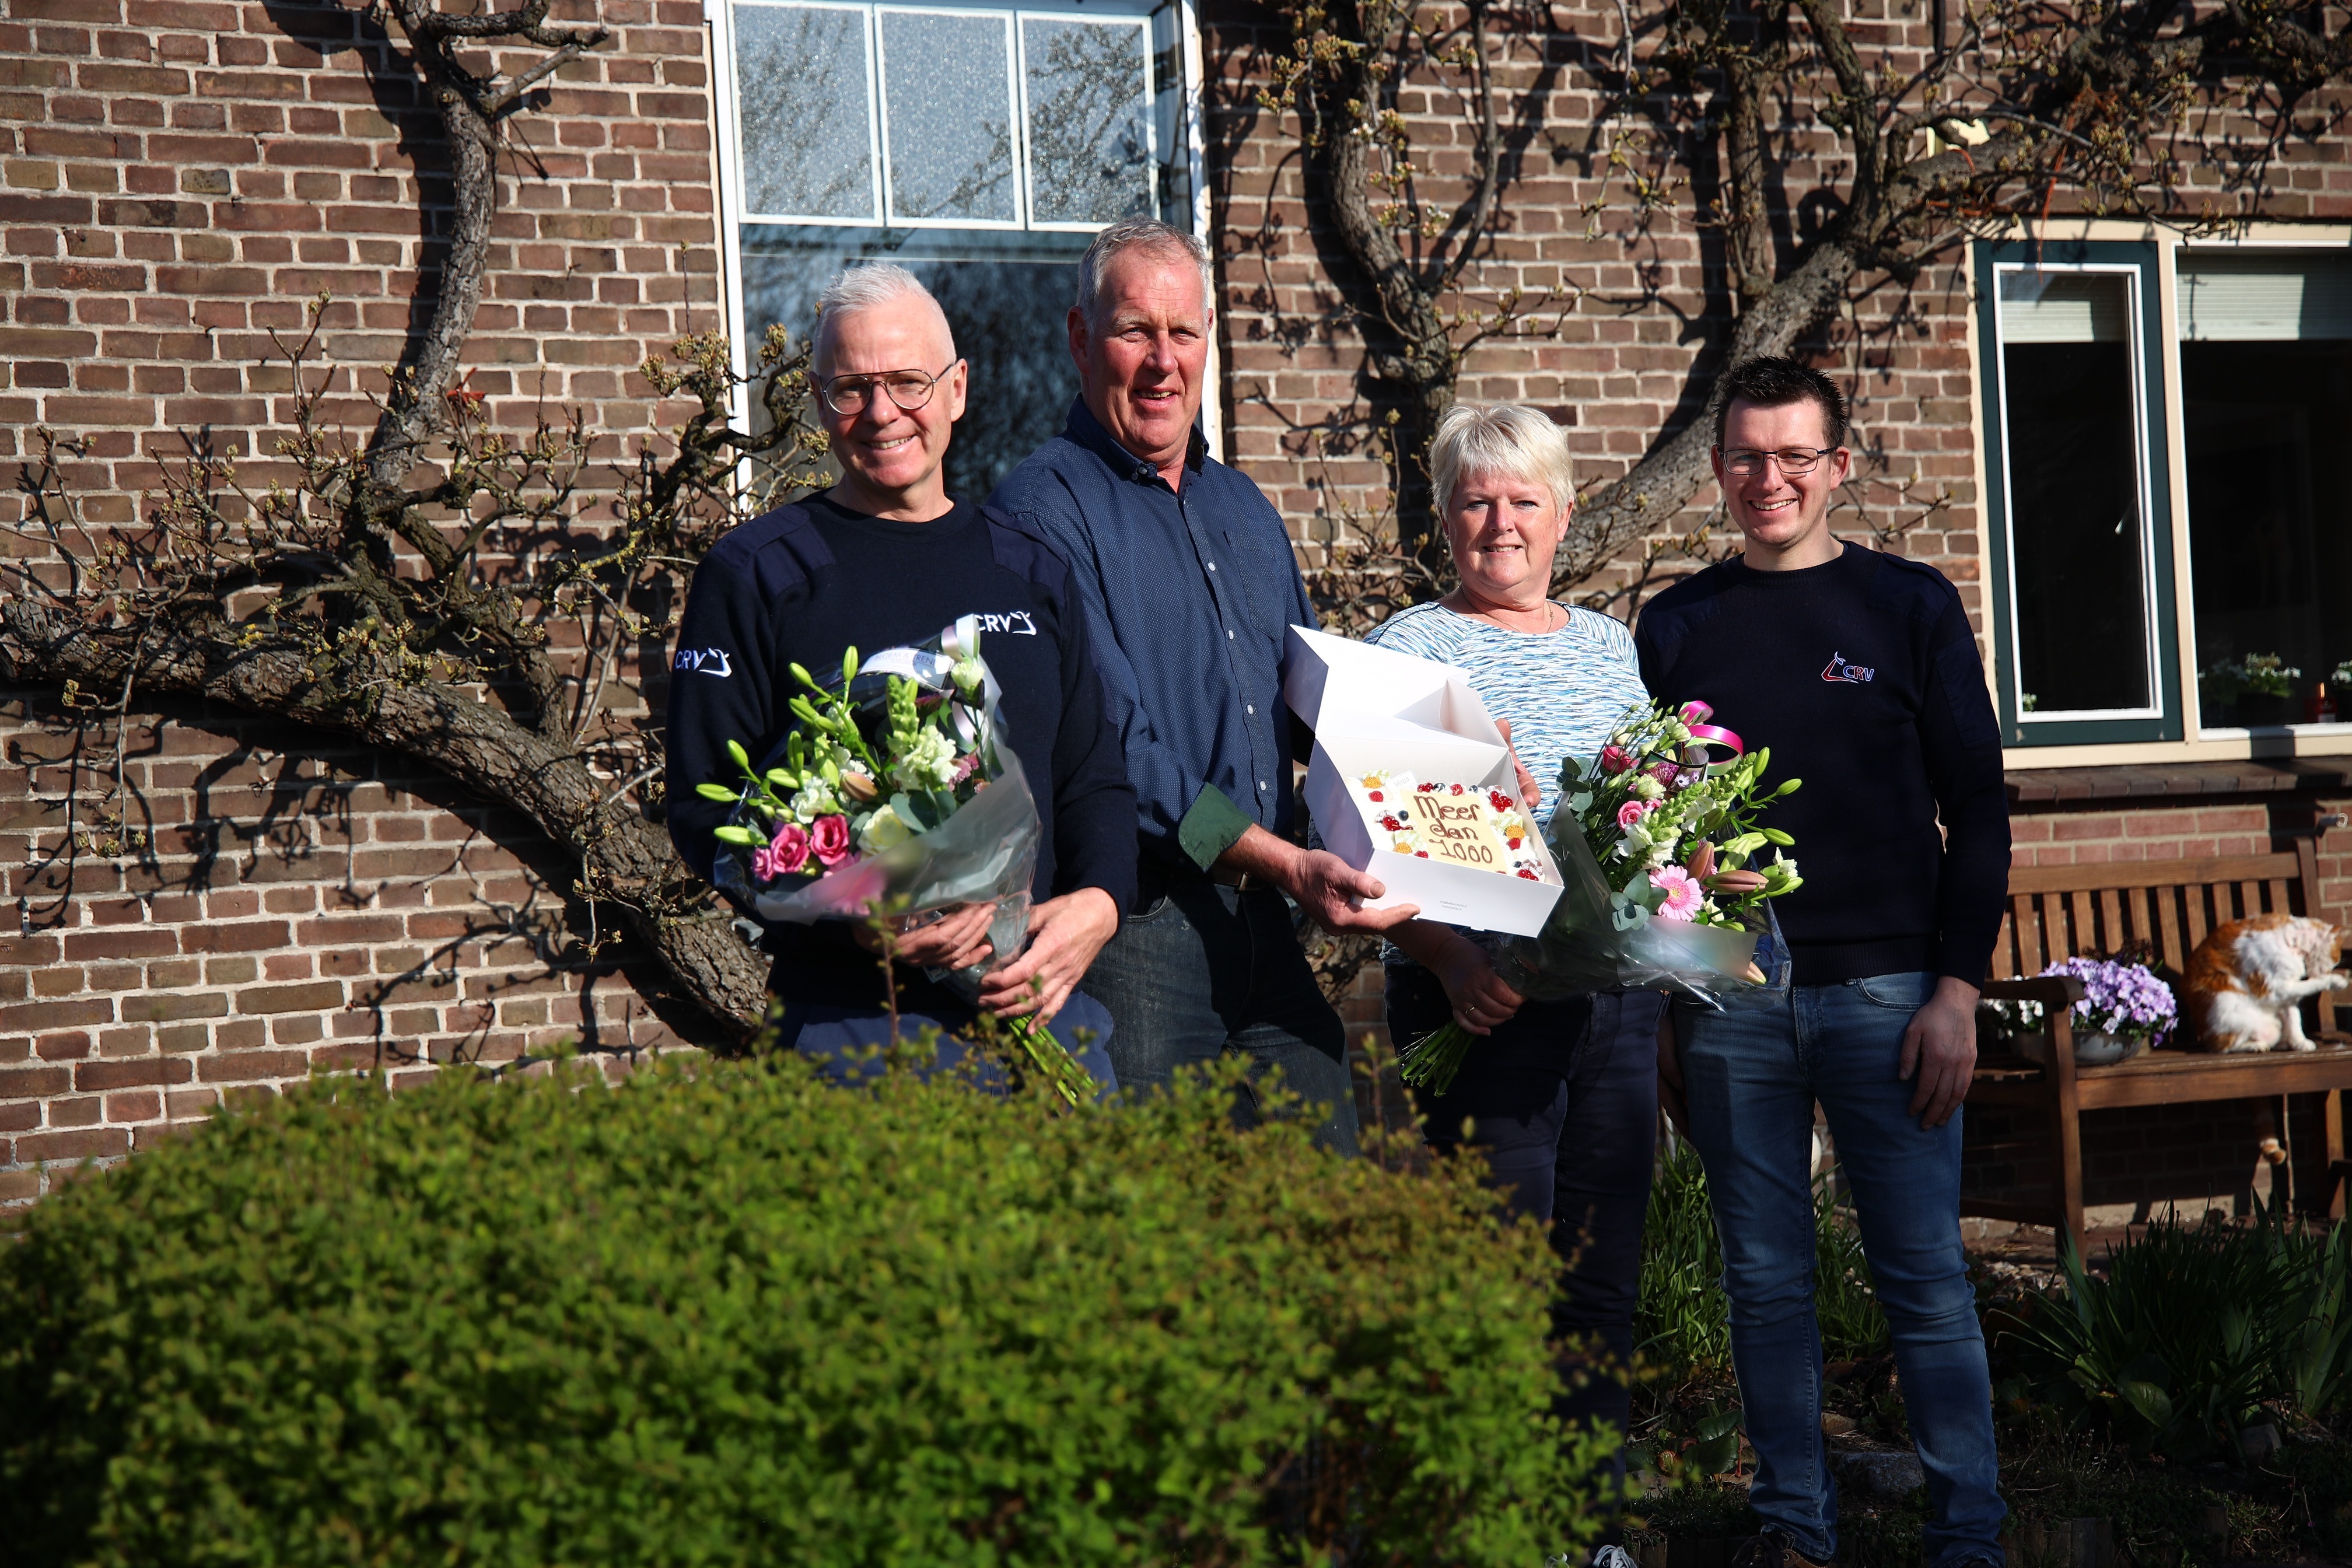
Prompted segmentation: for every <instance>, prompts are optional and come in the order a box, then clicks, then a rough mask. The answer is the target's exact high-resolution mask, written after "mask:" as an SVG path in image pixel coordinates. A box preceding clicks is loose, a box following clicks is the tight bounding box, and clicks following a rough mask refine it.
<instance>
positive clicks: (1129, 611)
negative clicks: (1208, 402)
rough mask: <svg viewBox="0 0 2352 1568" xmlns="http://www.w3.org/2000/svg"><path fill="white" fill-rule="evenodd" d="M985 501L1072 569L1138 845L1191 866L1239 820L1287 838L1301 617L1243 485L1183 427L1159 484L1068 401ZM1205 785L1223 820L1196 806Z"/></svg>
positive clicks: (1309, 618) (1282, 554)
mask: <svg viewBox="0 0 2352 1568" xmlns="http://www.w3.org/2000/svg"><path fill="white" fill-rule="evenodd" d="M989 504H990V505H992V506H993V507H997V508H1000V509H1002V510H1004V511H1006V512H1009V513H1011V514H1012V515H1013V518H1014V519H1015V520H1017V521H1021V522H1024V523H1025V524H1027V525H1028V526H1030V527H1032V528H1034V529H1035V530H1036V531H1039V532H1041V533H1043V534H1044V535H1045V537H1046V539H1047V540H1049V541H1050V542H1052V543H1053V544H1054V545H1055V548H1056V549H1058V550H1059V551H1060V552H1062V554H1063V556H1064V557H1065V558H1066V560H1068V562H1069V563H1070V565H1071V567H1072V568H1073V575H1074V576H1075V577H1076V580H1077V584H1078V591H1079V594H1080V595H1081V596H1082V597H1083V598H1084V599H1085V601H1086V606H1087V613H1088V614H1089V616H1091V617H1092V620H1091V624H1090V627H1089V629H1090V630H1091V631H1092V632H1093V634H1094V647H1095V657H1096V659H1097V663H1098V664H1099V665H1100V666H1101V669H1102V681H1103V688H1104V691H1105V694H1106V696H1107V697H1108V701H1109V706H1110V715H1111V720H1112V722H1113V723H1114V724H1116V725H1117V726H1118V731H1119V734H1120V736H1121V738H1122V740H1123V741H1124V742H1125V744H1126V747H1127V773H1128V777H1129V779H1130V780H1132V781H1133V782H1134V784H1135V793H1136V802H1137V817H1138V820H1137V831H1138V832H1139V835H1140V837H1141V840H1142V844H1143V847H1145V848H1147V849H1150V850H1153V851H1155V852H1157V853H1159V854H1160V855H1162V856H1165V857H1167V858H1170V859H1171V860H1177V859H1191V860H1193V861H1195V862H1197V863H1198V864H1200V865H1201V866H1202V867H1203V868H1206V866H1207V864H1208V862H1209V861H1211V860H1213V859H1214V858H1216V856H1217V855H1218V854H1220V853H1222V852H1223V849H1224V848H1225V847H1227V846H1229V845H1230V844H1231V843H1232V842H1233V841H1234V838H1235V837H1239V835H1240V832H1241V830H1242V828H1241V824H1243V823H1244V822H1255V823H1256V824H1258V825H1259V826H1262V827H1265V828H1266V829H1268V830H1269V831H1271V832H1273V833H1276V834H1277V835H1279V836H1281V837H1290V833H1291V823H1292V815H1293V810H1294V808H1293V805H1292V799H1291V791H1290V746H1289V744H1288V742H1289V738H1290V716H1289V713H1288V711H1287V710H1286V709H1285V708H1284V707H1283V703H1282V652H1283V646H1284V643H1285V641H1286V635H1287V629H1288V627H1289V626H1291V625H1292V624H1293V623H1294V622H1295V623H1297V624H1298V625H1300V626H1314V625H1315V624H1316V620H1315V610H1314V607H1313V606H1312V605H1309V604H1308V603H1307V584H1305V583H1304V582H1303V581H1301V580H1300V578H1299V574H1298V561H1297V557H1296V556H1295V555H1293V554H1292V553H1291V549H1290V536H1289V534H1288V533H1287V532H1286V531H1284V529H1283V526H1282V518H1281V516H1280V515H1279V514H1278V513H1276V511H1275V510H1274V508H1273V506H1272V505H1271V504H1269V503H1268V502H1267V500H1266V499H1265V496H1264V495H1262V494H1260V493H1259V491H1258V488H1257V487H1256V486H1255V485H1254V484H1252V483H1251V482H1250V481H1249V480H1248V479H1244V477H1243V476H1242V475H1240V474H1238V473H1236V472H1234V470H1233V469H1231V468H1227V467H1225V466H1224V465H1223V463H1219V462H1216V461H1214V460H1213V459H1211V458H1209V457H1208V456H1207V454H1206V453H1205V452H1204V451H1203V450H1202V442H1201V438H1200V437H1199V436H1198V435H1197V434H1195V435H1194V437H1193V438H1192V451H1191V452H1190V453H1189V454H1187V456H1186V458H1185V462H1184V470H1183V482H1182V486H1181V489H1169V488H1168V482H1167V481H1166V480H1165V479H1161V478H1160V472H1159V470H1158V469H1156V468H1153V467H1152V466H1151V465H1150V463H1147V462H1145V461H1143V460H1142V459H1141V458H1138V457H1136V456H1134V455H1133V454H1132V453H1130V452H1129V451H1127V450H1126V449H1125V448H1124V447H1120V446H1119V444H1118V442H1117V441H1116V440H1114V439H1112V437H1111V435H1110V432H1109V431H1108V430H1106V429H1104V428H1103V426H1102V425H1101V423H1100V422H1099V421H1098V420H1097V419H1096V418H1095V416H1094V415H1093V413H1092V412H1091V411H1089V410H1088V409H1087V406H1086V404H1085V402H1084V401H1083V400H1081V401H1078V402H1076V403H1073V404H1072V405H1070V419H1069V424H1068V425H1067V426H1066V428H1065V429H1064V430H1063V432H1062V434H1061V435H1060V436H1058V437H1055V439H1053V440H1051V441H1048V442H1046V443H1045V446H1043V447H1039V448H1038V449H1037V451H1036V452H1035V453H1034V455H1033V456H1031V457H1030V458H1029V459H1028V461H1026V462H1024V463H1023V464H1022V465H1021V466H1020V467H1019V468H1015V469H1013V472H1012V473H1010V474H1008V475H1006V476H1005V479H1004V482H1003V484H1000V485H998V486H997V487H996V490H995V493H994V494H992V495H991V496H990V497H989ZM1210 790H1214V791H1217V792H1219V793H1221V794H1222V795H1224V796H1225V797H1227V798H1228V799H1230V800H1231V802H1232V803H1233V806H1234V807H1238V808H1239V811H1238V815H1236V813H1235V812H1234V810H1233V809H1232V808H1229V807H1224V806H1223V805H1222V803H1220V802H1217V801H1213V800H1212V801H1208V802H1207V803H1206V804H1205V805H1204V804H1203V799H1202V796H1203V792H1205V791H1210ZM1187 816H1191V817H1192V824H1191V826H1190V828H1189V829H1187V826H1186V818H1187ZM1220 823H1223V824H1227V825H1230V826H1224V827H1223V829H1222V830H1220V826H1219V824H1220Z"/></svg>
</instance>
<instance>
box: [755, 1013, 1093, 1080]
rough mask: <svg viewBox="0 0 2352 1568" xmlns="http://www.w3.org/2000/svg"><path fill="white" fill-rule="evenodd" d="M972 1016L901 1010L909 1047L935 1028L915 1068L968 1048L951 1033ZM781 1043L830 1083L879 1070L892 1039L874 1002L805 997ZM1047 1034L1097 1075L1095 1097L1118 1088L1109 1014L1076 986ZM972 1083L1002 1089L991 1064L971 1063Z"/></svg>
mask: <svg viewBox="0 0 2352 1568" xmlns="http://www.w3.org/2000/svg"><path fill="white" fill-rule="evenodd" d="M975 1016H977V1015H976V1014H975V1013H974V1012H973V1010H972V1009H971V1008H970V1007H966V1006H961V1005H958V1006H957V1007H954V1008H952V1009H950V1008H948V1007H943V1006H935V1007H931V1008H929V1009H927V1010H926V1011H924V1012H921V1013H901V1014H899V1015H898V1042H899V1045H900V1047H902V1048H903V1047H908V1046H911V1045H913V1044H914V1043H915V1042H916V1041H917V1039H919V1037H921V1035H922V1032H923V1030H924V1029H925V1028H926V1027H931V1028H936V1029H938V1030H939V1032H940V1037H939V1043H938V1046H937V1048H936V1052H935V1055H934V1058H933V1060H932V1062H931V1064H930V1065H929V1067H925V1068H919V1069H918V1070H919V1071H920V1072H921V1073H922V1074H923V1075H924V1076H925V1077H927V1078H928V1077H929V1075H931V1074H932V1073H935V1072H945V1071H947V1070H949V1069H950V1068H954V1067H955V1066H957V1065H958V1064H959V1063H961V1061H962V1060H963V1059H964V1057H965V1056H966V1054H967V1053H968V1052H969V1051H970V1049H971V1047H969V1046H968V1045H966V1044H965V1042H964V1041H963V1040H961V1039H960V1038H958V1037H957V1035H956V1031H957V1030H959V1029H962V1028H965V1027H967V1026H970V1025H971V1021H972V1019H973V1018H974V1017H975ZM780 1030H781V1034H782V1038H783V1040H784V1042H785V1044H787V1045H789V1046H791V1047H793V1049H794V1050H796V1051H798V1052H800V1053H801V1054H802V1055H803V1056H804V1057H808V1058H811V1059H812V1060H814V1062H815V1063H816V1064H817V1067H818V1069H819V1070H820V1071H822V1072H823V1073H824V1076H825V1077H826V1078H828V1079H831V1080H833V1081H834V1082H835V1083H838V1084H842V1085H845V1086H847V1087H851V1088H854V1087H856V1085H858V1084H861V1083H863V1082H865V1081H866V1079H869V1078H871V1077H873V1076H874V1075H875V1074H877V1073H878V1072H880V1071H881V1070H882V1065H883V1064H882V1053H883V1051H884V1050H885V1049H887V1047H888V1046H889V1044H890V1015H889V1013H888V1012H887V1010H886V1011H880V1012H877V1011H876V1010H875V1009H873V1008H871V1007H828V1006H820V1005H813V1004H810V1003H806V1002H794V1003H788V1004H786V1005H785V1007H784V1016H783V1018H782V1023H781V1025H780ZM1045 1032H1046V1033H1047V1034H1049V1035H1051V1036H1053V1037H1054V1038H1055V1039H1056V1040H1059V1041H1060V1042H1061V1043H1062V1047H1063V1048H1064V1049H1066V1050H1067V1051H1068V1052H1069V1053H1070V1055H1072V1056H1074V1057H1076V1058H1077V1059H1078V1065H1079V1066H1080V1067H1082V1068H1086V1069H1087V1073H1088V1074H1089V1075H1091V1076H1092V1077H1093V1079H1094V1080H1095V1084H1096V1086H1097V1087H1096V1091H1095V1097H1096V1098H1097V1100H1099V1099H1104V1098H1107V1097H1108V1096H1110V1095H1112V1094H1116V1093H1117V1092H1118V1075H1117V1074H1116V1073H1114V1072H1113V1071H1112V1070H1111V1065H1110V1057H1109V1055H1108V1053H1107V1052H1106V1050H1105V1048H1104V1047H1106V1046H1107V1045H1108V1043H1109V1040H1110V1037H1111V1033H1112V1030H1111V1022H1110V1015H1109V1014H1108V1013H1106V1012H1104V1011H1103V1010H1102V1007H1101V1005H1099V1004H1098V1003H1097V1002H1095V1001H1093V1000H1092V999H1091V998H1089V997H1087V996H1085V995H1082V994H1077V993H1075V992H1073V993H1072V994H1071V996H1070V1000H1069V1002H1068V1004H1067V1005H1065V1006H1064V1007H1063V1008H1062V1010H1061V1012H1060V1013H1058V1014H1056V1015H1055V1018H1054V1021H1053V1023H1052V1024H1050V1025H1048V1026H1046V1030H1045ZM972 1081H973V1083H974V1084H975V1085H976V1086H977V1087H979V1088H980V1089H985V1090H990V1091H993V1092H1002V1091H1003V1089H1005V1088H1006V1087H1007V1085H1006V1083H1005V1079H1004V1074H1003V1070H1002V1069H1000V1068H998V1067H997V1066H996V1065H995V1064H994V1063H993V1062H990V1061H986V1060H983V1061H982V1062H979V1063H977V1064H975V1065H974V1067H973V1068H972Z"/></svg>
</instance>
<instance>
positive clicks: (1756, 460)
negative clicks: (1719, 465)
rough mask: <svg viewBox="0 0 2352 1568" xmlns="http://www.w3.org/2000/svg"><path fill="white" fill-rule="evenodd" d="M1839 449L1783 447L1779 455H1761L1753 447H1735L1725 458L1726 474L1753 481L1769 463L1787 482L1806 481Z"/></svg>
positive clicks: (1725, 454)
mask: <svg viewBox="0 0 2352 1568" xmlns="http://www.w3.org/2000/svg"><path fill="white" fill-rule="evenodd" d="M1836 450H1837V448H1836V447H1782V448H1780V450H1779V451H1777V452H1761V451H1759V450H1757V449H1756V448H1755V447H1732V448H1731V449H1729V450H1728V451H1727V452H1725V453H1724V454H1723V471H1724V472H1725V473H1727V474H1729V475H1730V476H1731V477H1732V478H1733V479H1754V478H1755V477H1756V476H1757V475H1759V474H1760V473H1762V472H1763V471H1764V465H1765V463H1766V462H1768V461H1769V462H1770V463H1772V464H1774V465H1775V466H1776V467H1778V468H1780V472H1781V474H1782V476H1783V477H1784V478H1787V479H1802V478H1804V477H1805V476H1806V475H1807V474H1810V473H1811V472H1812V471H1813V469H1814V468H1818V467H1819V466H1820V465H1821V460H1822V458H1826V457H1828V456H1829V455H1830V454H1831V453H1832V452H1834V451H1836Z"/></svg>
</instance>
